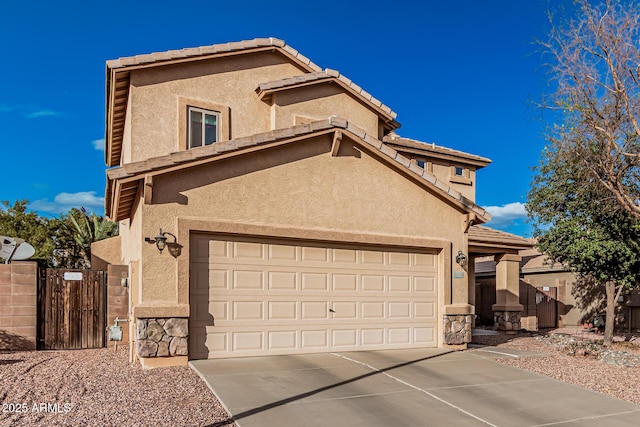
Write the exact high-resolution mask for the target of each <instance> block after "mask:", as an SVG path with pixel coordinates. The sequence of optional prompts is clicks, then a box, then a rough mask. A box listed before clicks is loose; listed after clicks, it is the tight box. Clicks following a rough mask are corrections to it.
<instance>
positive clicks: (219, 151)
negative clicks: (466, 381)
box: [105, 116, 491, 221]
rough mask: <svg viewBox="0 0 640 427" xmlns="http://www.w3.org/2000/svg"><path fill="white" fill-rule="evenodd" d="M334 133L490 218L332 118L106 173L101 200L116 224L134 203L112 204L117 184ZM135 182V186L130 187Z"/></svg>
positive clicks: (395, 154)
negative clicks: (345, 134) (114, 206)
mask: <svg viewBox="0 0 640 427" xmlns="http://www.w3.org/2000/svg"><path fill="white" fill-rule="evenodd" d="M336 130H342V131H345V132H348V133H350V134H351V138H352V139H353V140H354V141H358V142H360V144H361V145H362V146H364V147H368V148H369V149H370V150H371V151H372V152H377V153H378V154H379V155H380V156H382V157H384V158H386V159H387V160H388V161H389V162H391V163H393V164H395V165H396V166H397V167H399V168H400V169H402V170H405V171H406V172H408V173H411V174H413V175H414V176H417V177H419V178H420V180H421V181H422V183H423V184H425V185H426V186H427V187H429V188H431V189H432V190H433V191H434V192H436V193H439V194H440V195H441V196H442V197H443V198H445V199H446V200H450V201H451V202H452V203H453V204H455V205H458V206H459V208H460V209H462V210H463V211H466V212H473V213H475V214H476V215H477V216H478V217H479V219H480V220H481V221H488V220H489V219H490V218H491V215H490V214H489V213H488V212H486V211H485V210H484V209H483V208H481V207H480V206H478V205H476V204H475V203H473V201H471V200H470V199H467V198H466V197H464V196H463V195H462V194H461V193H460V192H458V191H456V190H454V189H453V188H452V187H450V186H449V185H448V184H447V183H446V182H444V181H441V180H439V179H437V178H436V177H435V176H434V175H432V174H430V173H429V172H427V171H426V170H424V169H423V168H421V167H419V166H417V165H416V164H412V163H411V162H410V161H409V159H408V158H406V157H405V156H403V155H402V154H400V153H398V152H397V151H396V150H394V149H393V148H391V147H389V146H388V145H386V144H384V143H383V142H382V141H380V140H378V139H377V138H375V137H373V136H371V135H368V134H367V133H366V132H365V131H364V130H363V129H361V128H359V127H357V126H355V125H353V124H351V123H349V122H348V121H347V120H345V119H342V118H339V117H335V116H333V117H330V118H329V119H327V120H320V121H315V122H311V123H306V124H304V125H300V126H294V127H291V128H285V129H277V130H274V131H270V132H265V133H260V134H256V135H252V136H248V137H244V138H238V139H235V140H231V141H224V142H218V143H215V144H212V145H208V146H205V147H199V148H194V149H191V150H188V151H182V152H177V153H172V154H169V155H167V156H161V157H155V158H151V159H148V160H144V161H140V162H134V163H128V164H126V165H124V166H121V167H117V168H113V169H109V170H107V191H106V198H105V208H106V209H105V210H106V213H107V216H109V217H110V218H111V219H113V220H116V221H119V220H121V219H124V218H127V217H128V215H129V212H130V210H131V207H132V206H133V205H132V204H133V203H134V200H133V199H132V198H131V197H128V198H127V200H128V201H127V203H128V204H131V206H129V205H126V206H120V205H119V200H114V199H117V197H114V196H113V194H116V192H115V190H116V188H115V186H116V185H118V181H122V185H127V186H128V187H127V189H126V191H127V194H128V195H131V194H135V192H136V191H137V186H138V185H139V182H140V181H141V180H143V179H144V177H145V175H146V174H156V173H167V172H172V171H175V170H179V169H183V168H186V167H190V166H195V165H199V164H202V163H205V162H207V161H213V160H215V159H216V158H218V157H221V156H223V155H224V156H225V157H226V156H228V155H230V154H231V153H234V152H241V151H242V150H244V149H247V148H252V147H257V146H268V145H269V144H273V143H277V142H280V141H281V142H287V141H288V140H291V139H294V138H299V137H311V136H315V135H321V134H326V133H331V132H334V131H336ZM135 182H137V183H138V184H133V183H135ZM117 190H118V191H117V193H118V194H120V193H119V192H120V191H121V190H122V189H121V188H120V189H117ZM113 202H115V203H117V204H118V208H117V209H116V212H111V209H112V203H113Z"/></svg>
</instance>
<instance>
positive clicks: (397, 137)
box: [385, 134, 490, 160]
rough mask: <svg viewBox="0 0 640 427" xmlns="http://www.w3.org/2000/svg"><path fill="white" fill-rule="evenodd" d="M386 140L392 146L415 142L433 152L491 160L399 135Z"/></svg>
mask: <svg viewBox="0 0 640 427" xmlns="http://www.w3.org/2000/svg"><path fill="white" fill-rule="evenodd" d="M386 139H387V140H386V141H385V142H388V143H390V144H393V143H394V141H407V142H414V143H416V144H423V145H425V146H426V148H431V149H432V150H437V149H440V150H443V151H449V152H451V153H456V154H461V155H464V156H466V157H473V158H476V159H481V160H490V159H488V158H486V157H483V156H479V155H477V154H472V153H468V152H466V151H462V150H457V149H455V148H451V147H447V146H444V145H439V144H436V143H435V142H426V141H420V140H419V139H414V138H406V137H404V136H400V135H398V134H396V137H395V138H394V137H389V138H386Z"/></svg>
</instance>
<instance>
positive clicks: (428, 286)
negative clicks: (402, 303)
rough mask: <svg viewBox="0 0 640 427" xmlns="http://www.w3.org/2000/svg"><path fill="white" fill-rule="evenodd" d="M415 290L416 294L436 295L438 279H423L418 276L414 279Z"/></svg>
mask: <svg viewBox="0 0 640 427" xmlns="http://www.w3.org/2000/svg"><path fill="white" fill-rule="evenodd" d="M413 290H414V291H415V292H428V293H431V294H434V295H435V293H436V279H435V277H433V276H430V277H421V276H416V277H414V278H413Z"/></svg>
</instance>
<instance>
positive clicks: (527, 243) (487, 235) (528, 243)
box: [469, 225, 535, 250]
mask: <svg viewBox="0 0 640 427" xmlns="http://www.w3.org/2000/svg"><path fill="white" fill-rule="evenodd" d="M534 244H535V243H534V241H533V240H531V239H525V238H524V237H520V236H516V235H515V234H511V233H507V232H505V231H500V230H494V229H493V228H489V227H486V226H483V225H472V226H471V227H469V246H491V247H494V246H496V245H500V246H502V247H504V248H508V249H513V250H520V249H529V248H531V247H532V246H533V245H534Z"/></svg>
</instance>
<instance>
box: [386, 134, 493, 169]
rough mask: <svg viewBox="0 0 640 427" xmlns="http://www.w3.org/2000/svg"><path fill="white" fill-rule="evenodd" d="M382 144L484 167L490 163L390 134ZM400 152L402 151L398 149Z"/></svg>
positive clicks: (465, 154)
mask: <svg viewBox="0 0 640 427" xmlns="http://www.w3.org/2000/svg"><path fill="white" fill-rule="evenodd" d="M384 142H386V143H387V144H391V145H393V146H398V147H406V148H413V149H416V150H420V151H427V152H429V154H440V155H442V156H445V157H451V158H459V159H464V160H466V161H469V162H471V163H472V164H474V165H476V166H479V167H484V166H487V165H488V164H489V163H491V159H488V158H486V157H481V156H477V155H475V154H469V153H465V152H464V151H459V150H454V149H452V148H447V147H443V146H440V145H436V144H435V143H428V142H423V141H418V140H415V139H410V138H403V137H401V136H400V135H398V134H396V133H395V132H394V133H391V134H389V135H387V136H385V137H384ZM400 150H401V151H402V149H400Z"/></svg>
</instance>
